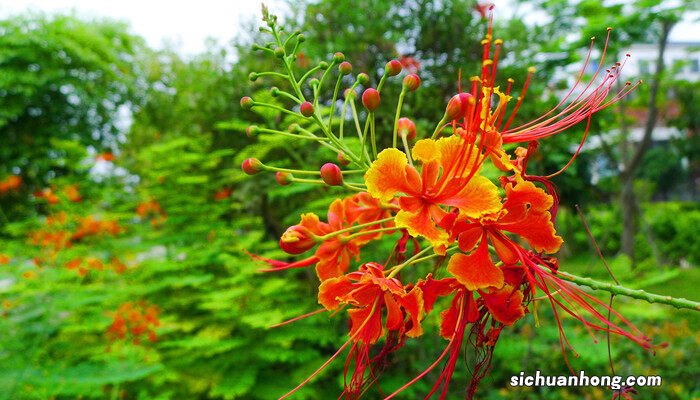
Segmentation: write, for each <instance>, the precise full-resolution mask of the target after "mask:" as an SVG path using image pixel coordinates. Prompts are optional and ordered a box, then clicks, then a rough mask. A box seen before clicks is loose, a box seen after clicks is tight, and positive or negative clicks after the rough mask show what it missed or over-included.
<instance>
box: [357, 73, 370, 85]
mask: <svg viewBox="0 0 700 400" xmlns="http://www.w3.org/2000/svg"><path fill="white" fill-rule="evenodd" d="M357 81H358V82H360V85H366V84H368V83H369V75H367V74H365V73H364V72H362V73H360V74H359V75H357Z"/></svg>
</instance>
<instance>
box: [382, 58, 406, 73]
mask: <svg viewBox="0 0 700 400" xmlns="http://www.w3.org/2000/svg"><path fill="white" fill-rule="evenodd" d="M385 68H386V74H387V75H389V76H396V75H398V74H400V73H401V70H402V69H403V67H402V66H401V63H400V62H399V60H391V61H389V62H388V63H386V67H385Z"/></svg>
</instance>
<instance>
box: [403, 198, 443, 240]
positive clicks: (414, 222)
mask: <svg viewBox="0 0 700 400" xmlns="http://www.w3.org/2000/svg"><path fill="white" fill-rule="evenodd" d="M394 222H395V223H396V226H397V227H398V228H406V230H408V233H409V234H410V235H411V236H413V237H416V236H423V237H425V238H426V239H427V240H428V241H429V242H430V244H431V245H432V246H433V247H437V246H440V245H444V244H447V239H448V238H449V235H448V234H447V232H445V231H443V230H442V229H439V228H438V227H437V225H436V224H435V222H434V221H433V219H432V217H431V215H430V206H424V207H423V208H422V209H421V210H420V211H418V212H417V213H411V212H407V211H399V212H398V213H397V214H396V218H395V219H394Z"/></svg>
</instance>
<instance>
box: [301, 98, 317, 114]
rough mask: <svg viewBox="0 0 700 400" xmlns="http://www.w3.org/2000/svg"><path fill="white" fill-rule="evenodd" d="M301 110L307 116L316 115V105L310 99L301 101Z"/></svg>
mask: <svg viewBox="0 0 700 400" xmlns="http://www.w3.org/2000/svg"><path fill="white" fill-rule="evenodd" d="M299 112H300V113H301V115H303V116H305V117H310V116H312V115H314V105H313V104H311V103H310V102H308V101H305V102H303V103H301V106H300V107H299Z"/></svg>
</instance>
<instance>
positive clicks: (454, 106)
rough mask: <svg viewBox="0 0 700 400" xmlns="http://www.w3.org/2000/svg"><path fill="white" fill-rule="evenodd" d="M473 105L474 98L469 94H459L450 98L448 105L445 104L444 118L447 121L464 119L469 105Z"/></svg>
mask: <svg viewBox="0 0 700 400" xmlns="http://www.w3.org/2000/svg"><path fill="white" fill-rule="evenodd" d="M473 103H474V98H473V97H472V95H471V94H469V93H460V94H456V95H454V96H452V98H451V99H450V101H449V103H447V109H446V110H445V116H446V117H447V119H448V120H449V121H452V120H455V119H461V118H464V117H465V115H466V114H467V110H468V109H469V105H470V104H473Z"/></svg>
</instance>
